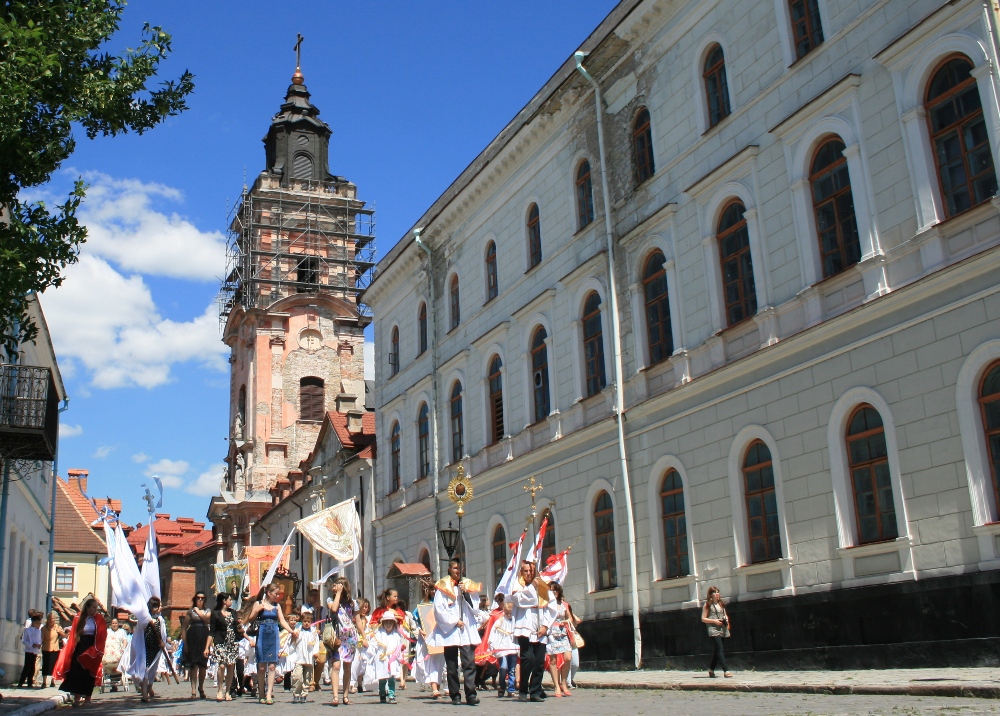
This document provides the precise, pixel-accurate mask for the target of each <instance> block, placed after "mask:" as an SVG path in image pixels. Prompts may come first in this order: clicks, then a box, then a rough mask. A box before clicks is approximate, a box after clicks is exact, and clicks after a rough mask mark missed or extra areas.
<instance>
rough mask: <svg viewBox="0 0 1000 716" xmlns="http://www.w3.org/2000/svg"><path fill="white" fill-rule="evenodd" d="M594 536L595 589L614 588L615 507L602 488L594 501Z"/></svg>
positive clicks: (615, 568) (616, 569)
mask: <svg viewBox="0 0 1000 716" xmlns="http://www.w3.org/2000/svg"><path fill="white" fill-rule="evenodd" d="M594 537H595V539H596V548H597V589H598V591H601V590H605V589H614V588H615V587H617V586H618V566H617V562H616V558H615V507H614V503H612V502H611V495H609V494H608V493H607V491H606V490H602V491H601V493H600V494H599V495H598V496H597V499H596V500H595V501H594Z"/></svg>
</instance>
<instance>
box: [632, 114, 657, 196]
mask: <svg viewBox="0 0 1000 716" xmlns="http://www.w3.org/2000/svg"><path fill="white" fill-rule="evenodd" d="M632 162H633V164H634V166H635V185H636V186H640V185H642V184H643V183H645V182H647V181H649V180H650V179H652V178H653V176H654V175H655V174H656V159H655V158H654V156H653V128H652V124H651V119H650V114H649V109H648V108H647V107H640V108H639V109H638V110H637V111H636V113H635V118H634V119H633V120H632Z"/></svg>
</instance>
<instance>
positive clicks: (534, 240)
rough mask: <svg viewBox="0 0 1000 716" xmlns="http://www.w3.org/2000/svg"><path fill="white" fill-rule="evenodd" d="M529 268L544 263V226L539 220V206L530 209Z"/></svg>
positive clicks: (528, 226) (534, 205)
mask: <svg viewBox="0 0 1000 716" xmlns="http://www.w3.org/2000/svg"><path fill="white" fill-rule="evenodd" d="M527 228H528V268H529V269H531V268H534V267H535V266H537V265H538V264H540V263H542V225H541V223H540V221H539V218H538V204H532V205H531V206H530V207H529V208H528V225H527Z"/></svg>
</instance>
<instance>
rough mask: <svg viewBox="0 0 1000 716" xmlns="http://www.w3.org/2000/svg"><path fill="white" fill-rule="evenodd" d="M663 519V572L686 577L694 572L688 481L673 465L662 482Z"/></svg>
mask: <svg viewBox="0 0 1000 716" xmlns="http://www.w3.org/2000/svg"><path fill="white" fill-rule="evenodd" d="M660 519H661V520H662V522H663V557H664V565H663V568H664V572H663V576H664V577H665V578H667V579H673V578H674V577H684V576H686V575H688V574H690V573H691V565H690V562H689V560H688V537H687V518H686V516H685V513H684V484H683V483H682V481H681V476H680V473H679V472H677V470H674V469H673V468H671V469H669V470H667V472H666V474H665V475H664V476H663V481H662V482H661V483H660Z"/></svg>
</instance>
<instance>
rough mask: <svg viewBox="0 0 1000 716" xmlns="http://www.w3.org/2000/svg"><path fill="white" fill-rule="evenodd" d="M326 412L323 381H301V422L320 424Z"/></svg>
mask: <svg viewBox="0 0 1000 716" xmlns="http://www.w3.org/2000/svg"><path fill="white" fill-rule="evenodd" d="M324 412H325V405H324V395H323V379H322V378H313V377H308V378H303V379H302V380H300V381H299V420H311V421H316V422H319V421H321V420H322V419H323V413H324Z"/></svg>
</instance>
